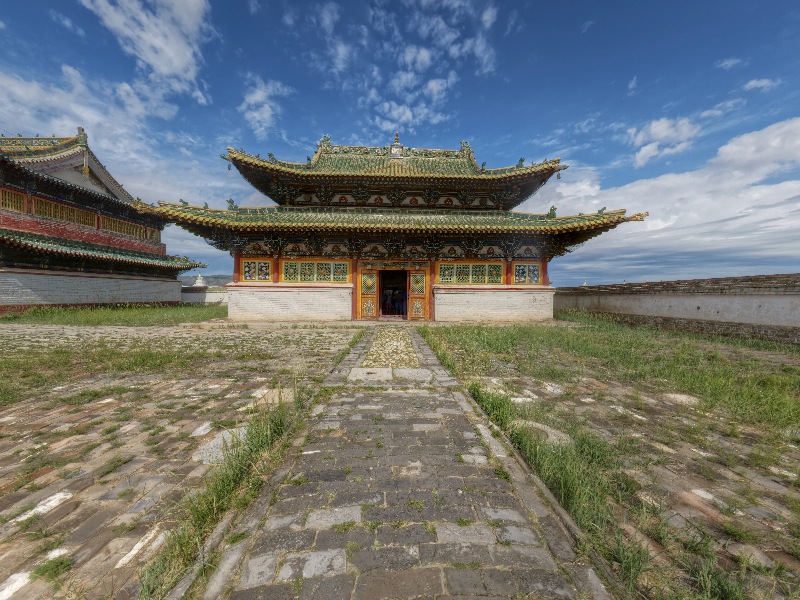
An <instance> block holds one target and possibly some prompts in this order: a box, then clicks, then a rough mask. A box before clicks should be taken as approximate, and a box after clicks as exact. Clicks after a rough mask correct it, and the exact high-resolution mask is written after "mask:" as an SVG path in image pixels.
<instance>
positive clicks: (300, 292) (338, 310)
mask: <svg viewBox="0 0 800 600" xmlns="http://www.w3.org/2000/svg"><path fill="white" fill-rule="evenodd" d="M227 290H228V318H230V319H234V320H261V319H263V320H267V321H350V320H352V318H353V286H352V284H338V285H329V286H294V285H285V284H272V285H270V286H229V287H228V288H227Z"/></svg>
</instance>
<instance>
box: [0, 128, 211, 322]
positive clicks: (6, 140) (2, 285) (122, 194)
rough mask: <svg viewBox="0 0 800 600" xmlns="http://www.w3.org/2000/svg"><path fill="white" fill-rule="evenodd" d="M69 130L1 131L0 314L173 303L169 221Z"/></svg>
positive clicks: (176, 296) (174, 267)
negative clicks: (165, 236)
mask: <svg viewBox="0 0 800 600" xmlns="http://www.w3.org/2000/svg"><path fill="white" fill-rule="evenodd" d="M142 204H143V203H142V202H141V201H138V200H137V199H134V198H133V197H131V195H130V194H129V193H128V192H127V191H125V189H124V188H123V187H122V186H121V185H120V184H119V182H117V181H116V180H115V179H114V178H113V177H112V176H111V174H110V173H109V172H108V171H107V170H106V169H105V167H103V165H102V164H101V163H100V161H99V160H98V159H97V157H96V156H95V154H94V152H92V150H91V149H90V148H89V145H88V142H87V136H86V133H85V132H84V131H83V129H82V128H78V135H76V136H73V137H66V138H62V137H47V138H42V137H33V138H26V137H0V311H4V310H20V309H24V308H26V307H28V306H31V305H93V304H105V303H133V302H180V298H181V292H180V290H181V284H180V282H179V281H178V280H177V276H178V274H179V273H180V272H182V271H185V270H188V269H193V268H195V267H200V266H204V265H201V264H200V263H197V262H192V261H190V260H189V259H187V258H178V257H174V256H167V253H166V247H165V245H164V244H163V243H162V242H161V231H162V230H163V229H164V225H165V224H166V223H167V221H166V220H165V219H164V218H163V217H160V216H158V215H154V214H152V213H149V212H148V213H142V212H140V211H139V210H138V209H137V205H142Z"/></svg>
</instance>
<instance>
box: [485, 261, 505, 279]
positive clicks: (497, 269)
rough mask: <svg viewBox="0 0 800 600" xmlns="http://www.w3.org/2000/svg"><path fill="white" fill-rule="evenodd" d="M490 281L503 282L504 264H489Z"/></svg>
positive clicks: (488, 277)
mask: <svg viewBox="0 0 800 600" xmlns="http://www.w3.org/2000/svg"><path fill="white" fill-rule="evenodd" d="M486 279H487V281H488V283H503V265H489V266H488V275H487V278H486Z"/></svg>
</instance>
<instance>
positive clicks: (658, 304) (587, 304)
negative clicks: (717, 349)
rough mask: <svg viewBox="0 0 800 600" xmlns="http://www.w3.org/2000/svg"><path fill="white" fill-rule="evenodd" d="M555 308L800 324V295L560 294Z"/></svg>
mask: <svg viewBox="0 0 800 600" xmlns="http://www.w3.org/2000/svg"><path fill="white" fill-rule="evenodd" d="M555 308H556V309H557V310H560V309H565V308H577V309H581V310H589V311H594V312H609V313H621V314H628V315H645V316H652V317H670V318H675V319H701V320H705V321H722V322H725V323H748V324H751V325H777V326H787V327H800V294H797V293H787V294H758V293H752V290H750V291H748V292H746V293H742V294H730V293H729V294H677V293H676V294H670V293H666V292H662V293H659V294H613V293H600V294H592V293H585V294H584V293H569V292H565V293H563V294H562V293H559V294H556V298H555Z"/></svg>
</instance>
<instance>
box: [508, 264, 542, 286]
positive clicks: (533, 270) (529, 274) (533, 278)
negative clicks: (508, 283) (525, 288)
mask: <svg viewBox="0 0 800 600" xmlns="http://www.w3.org/2000/svg"><path fill="white" fill-rule="evenodd" d="M514 283H516V284H529V283H539V265H514Z"/></svg>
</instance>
